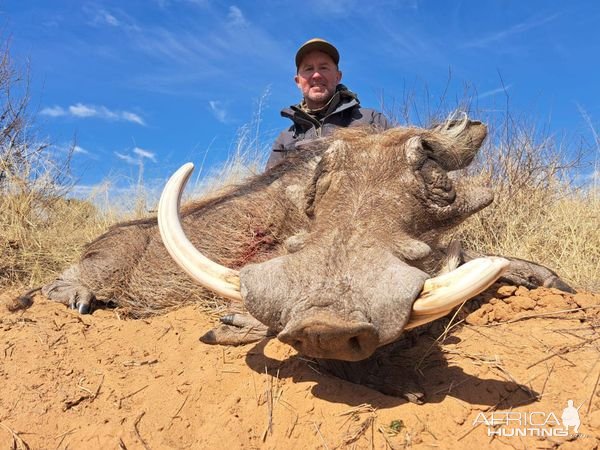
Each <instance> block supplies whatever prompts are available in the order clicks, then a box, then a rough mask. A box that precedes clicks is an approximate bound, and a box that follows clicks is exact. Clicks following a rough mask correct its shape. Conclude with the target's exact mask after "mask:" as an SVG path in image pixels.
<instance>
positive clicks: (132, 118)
mask: <svg viewBox="0 0 600 450" xmlns="http://www.w3.org/2000/svg"><path fill="white" fill-rule="evenodd" d="M121 117H122V118H123V120H126V121H128V122H133V123H137V124H139V125H146V124H145V123H144V120H143V119H142V118H141V117H140V116H138V115H137V114H135V113H132V112H129V111H123V112H122V113H121Z"/></svg>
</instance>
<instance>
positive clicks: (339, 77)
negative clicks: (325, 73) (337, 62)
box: [337, 70, 342, 84]
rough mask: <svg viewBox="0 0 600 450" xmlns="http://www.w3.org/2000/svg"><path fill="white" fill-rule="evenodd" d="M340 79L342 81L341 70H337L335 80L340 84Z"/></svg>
mask: <svg viewBox="0 0 600 450" xmlns="http://www.w3.org/2000/svg"><path fill="white" fill-rule="evenodd" d="M340 81H342V71H341V70H338V80H337V82H338V84H340Z"/></svg>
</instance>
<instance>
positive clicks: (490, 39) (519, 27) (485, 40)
mask: <svg viewBox="0 0 600 450" xmlns="http://www.w3.org/2000/svg"><path fill="white" fill-rule="evenodd" d="M559 15H560V14H551V15H549V16H546V17H542V18H539V19H538V18H533V19H531V20H529V21H526V22H522V23H518V24H516V25H513V26H512V27H510V28H507V29H505V30H500V31H496V32H495V33H491V34H488V35H487V36H483V37H482V38H480V39H478V40H476V41H472V42H468V43H466V44H464V45H463V47H466V48H485V47H488V46H491V45H499V43H500V42H502V41H504V40H505V39H508V38H510V37H512V36H515V35H519V34H522V33H524V32H525V31H528V30H531V29H533V28H538V27H540V26H542V25H545V24H546V23H548V22H551V21H553V20H554V19H556V18H557V17H558V16H559Z"/></svg>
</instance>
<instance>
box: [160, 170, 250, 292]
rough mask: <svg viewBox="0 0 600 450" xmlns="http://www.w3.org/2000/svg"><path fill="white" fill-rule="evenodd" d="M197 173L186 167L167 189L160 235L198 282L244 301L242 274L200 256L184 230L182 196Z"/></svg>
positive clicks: (163, 193) (164, 190)
mask: <svg viewBox="0 0 600 450" xmlns="http://www.w3.org/2000/svg"><path fill="white" fill-rule="evenodd" d="M193 170H194V164H192V163H187V164H184V165H183V166H181V167H180V168H179V170H178V171H177V172H175V174H173V176H171V178H170V179H169V181H168V182H167V184H166V186H165V188H164V189H163V192H162V195H161V196H160V202H159V203H158V228H159V229H160V235H161V237H162V240H163V243H164V244H165V247H166V248H167V250H168V251H169V253H170V254H171V257H172V258H173V259H174V260H175V262H176V263H177V264H178V265H179V266H180V267H181V268H182V269H183V270H185V271H186V272H187V273H188V275H190V276H191V277H192V278H193V279H194V280H196V281H197V282H198V283H200V284H201V285H202V286H204V287H205V288H207V289H210V290H211V291H213V292H215V293H216V294H219V295H221V296H223V297H226V298H229V299H231V300H234V301H242V296H241V294H240V276H239V272H238V271H237V270H233V269H229V268H227V267H224V266H221V265H219V264H217V263H215V262H214V261H211V260H210V259H208V258H207V257H206V256H204V255H203V254H202V253H200V252H199V251H198V250H197V249H196V248H195V247H194V246H193V245H192V243H191V242H190V241H189V240H188V238H187V237H186V235H185V233H184V231H183V228H182V226H181V220H180V217H179V204H180V202H181V194H182V192H183V188H184V187H185V185H186V183H187V181H188V179H189V177H190V175H191V174H192V171H193Z"/></svg>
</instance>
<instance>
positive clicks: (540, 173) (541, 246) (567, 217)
mask: <svg viewBox="0 0 600 450" xmlns="http://www.w3.org/2000/svg"><path fill="white" fill-rule="evenodd" d="M580 168H581V154H580V153H578V152H577V151H576V152H575V153H574V152H573V146H566V145H562V144H561V143H559V142H557V141H556V139H555V138H553V137H551V136H549V135H548V134H547V133H545V132H544V131H543V130H542V131H541V132H539V133H538V132H537V130H536V127H535V126H533V125H531V124H527V123H526V122H525V121H523V120H520V121H515V120H513V119H512V118H511V117H510V115H508V114H507V116H506V119H505V121H504V122H501V123H496V124H491V126H490V135H489V137H488V140H487V142H486V144H485V145H484V148H483V149H482V152H481V156H480V159H479V161H478V162H477V164H476V165H475V166H474V167H472V168H470V169H469V171H468V173H469V175H470V176H473V177H474V178H475V179H477V180H478V181H479V182H481V183H483V184H485V185H489V186H491V187H493V189H494V192H495V199H494V203H493V204H492V205H491V206H489V207H488V208H486V209H484V210H483V211H481V212H480V213H478V214H476V215H475V216H474V217H472V218H470V219H469V220H468V221H467V222H465V224H463V225H462V227H461V228H460V230H459V233H458V234H459V237H460V238H461V239H462V240H463V241H464V242H467V243H468V247H469V248H472V249H474V250H477V251H479V252H481V253H487V254H490V253H491V254H500V255H507V256H515V257H518V258H523V259H528V260H531V261H535V262H538V263H540V264H543V265H545V266H547V267H549V268H552V269H553V270H555V271H556V272H558V273H559V274H560V276H561V277H563V278H564V279H565V280H567V281H568V282H570V283H571V284H572V285H573V286H576V287H577V288H582V289H586V290H591V291H598V290H600V192H598V190H597V188H595V187H594V186H593V185H578V184H577V182H576V180H577V178H576V174H577V173H578V170H579V169H580Z"/></svg>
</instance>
